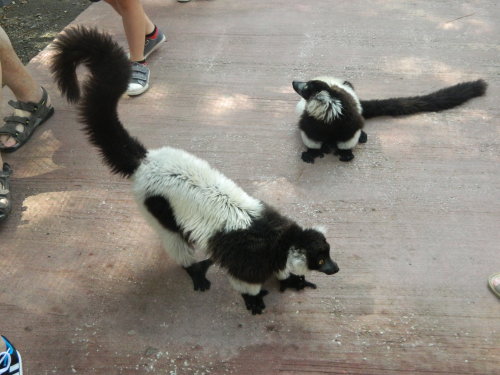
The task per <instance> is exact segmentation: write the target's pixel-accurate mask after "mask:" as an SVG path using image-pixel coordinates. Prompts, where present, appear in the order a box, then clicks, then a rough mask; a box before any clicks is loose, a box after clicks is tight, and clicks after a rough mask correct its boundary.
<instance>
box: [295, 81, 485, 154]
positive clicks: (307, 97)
mask: <svg viewBox="0 0 500 375" xmlns="http://www.w3.org/2000/svg"><path fill="white" fill-rule="evenodd" d="M292 85H293V88H294V90H295V91H296V92H297V93H298V94H299V95H300V96H301V97H302V99H301V100H300V101H299V103H298V104H297V113H298V114H299V115H300V116H301V117H300V120H299V128H300V131H301V132H300V134H301V137H302V141H303V142H304V144H305V146H306V147H307V151H305V152H303V153H302V160H304V161H305V162H307V163H314V159H315V158H317V157H323V156H324V154H325V153H329V152H331V151H333V152H334V153H335V154H336V155H339V158H340V160H341V161H349V160H352V159H353V158H354V155H353V153H352V149H353V148H354V147H355V146H356V145H357V144H358V142H359V143H365V142H366V141H367V135H366V133H365V132H364V131H363V130H362V129H363V125H364V120H365V119H368V118H372V117H377V116H404V115H411V114H414V113H421V112H438V111H442V110H445V109H450V108H453V107H456V106H458V105H460V104H462V103H464V102H466V101H467V100H469V99H472V98H475V97H477V96H481V95H483V94H484V93H485V91H486V82H484V81H483V80H477V81H472V82H464V83H459V84H457V85H455V86H450V87H446V88H444V89H441V90H439V91H435V92H433V93H431V94H428V95H423V96H414V97H404V98H391V99H383V100H360V99H359V98H358V96H357V95H356V93H355V92H354V87H353V86H352V84H351V83H350V82H348V81H344V80H341V79H338V78H332V77H318V78H316V79H313V80H311V81H308V82H299V81H294V82H293V83H292Z"/></svg>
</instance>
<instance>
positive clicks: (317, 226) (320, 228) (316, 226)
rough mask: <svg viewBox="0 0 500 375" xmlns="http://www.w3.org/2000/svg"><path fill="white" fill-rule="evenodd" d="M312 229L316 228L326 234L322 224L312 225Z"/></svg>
mask: <svg viewBox="0 0 500 375" xmlns="http://www.w3.org/2000/svg"><path fill="white" fill-rule="evenodd" d="M312 229H314V230H317V231H318V232H320V233H323V234H324V235H325V236H326V232H327V230H326V227H325V226H324V225H315V226H313V227H312Z"/></svg>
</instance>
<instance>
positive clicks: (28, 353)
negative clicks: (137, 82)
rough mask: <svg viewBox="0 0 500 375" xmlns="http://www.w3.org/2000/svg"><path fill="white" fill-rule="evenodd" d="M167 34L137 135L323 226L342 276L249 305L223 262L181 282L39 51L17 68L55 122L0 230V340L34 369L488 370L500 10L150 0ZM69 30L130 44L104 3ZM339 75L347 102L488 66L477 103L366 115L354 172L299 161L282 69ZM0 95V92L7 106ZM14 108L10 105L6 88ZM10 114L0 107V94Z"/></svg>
mask: <svg viewBox="0 0 500 375" xmlns="http://www.w3.org/2000/svg"><path fill="white" fill-rule="evenodd" d="M143 3H144V6H145V8H146V10H147V12H148V14H150V15H151V17H152V18H153V20H154V21H155V22H156V23H157V24H158V25H159V27H160V28H162V29H163V30H164V31H165V32H166V33H167V37H168V42H167V43H166V44H165V46H164V47H163V48H162V49H160V50H159V51H158V52H156V53H155V54H154V55H152V56H151V57H150V59H149V60H150V61H149V66H150V68H151V71H152V87H151V89H150V90H149V91H148V93H146V94H144V95H142V96H140V97H137V98H133V99H131V98H125V97H124V98H123V100H122V101H121V103H120V115H121V118H122V120H123V122H124V124H125V125H126V127H127V128H128V129H129V130H130V131H131V133H133V134H134V135H136V136H138V137H139V138H140V139H141V140H142V141H143V142H144V143H145V144H146V145H147V146H148V147H150V148H155V147H160V146H162V145H170V146H174V147H180V148H183V149H186V150H188V151H190V152H192V153H194V154H196V155H198V156H200V157H202V158H204V159H206V160H207V161H209V162H210V163H211V164H212V165H213V166H215V167H217V168H218V169H220V170H221V171H222V172H223V173H224V174H225V175H227V176H228V177H230V178H232V179H233V180H235V181H236V182H237V183H238V184H240V185H241V186H242V187H243V188H244V189H245V190H246V191H248V192H249V193H250V194H252V195H254V196H256V197H258V198H261V199H264V200H265V201H267V202H268V203H270V204H272V205H274V206H276V207H277V208H279V209H280V210H281V211H282V212H283V213H285V214H287V215H289V216H290V217H292V218H294V219H296V220H297V221H299V222H300V223H301V224H303V225H315V224H322V225H324V226H326V227H327V228H328V239H329V241H330V243H331V244H332V258H333V259H334V260H336V261H337V262H338V264H339V266H340V269H341V271H340V272H339V273H338V274H337V275H335V276H331V277H328V276H322V275H315V274H314V275H311V276H310V279H311V281H313V282H315V283H317V284H318V289H316V290H307V291H305V292H300V293H296V292H287V293H283V294H281V293H279V291H278V288H277V283H276V282H275V281H270V282H269V284H268V285H266V287H267V288H268V289H269V290H270V292H271V293H270V295H269V296H267V297H266V299H265V301H266V304H267V309H266V311H265V313H264V314H263V315H262V316H258V317H255V316H251V315H250V314H248V312H247V311H246V310H245V309H244V306H243V303H242V300H241V298H240V296H239V295H238V294H237V293H236V292H234V291H233V290H232V289H231V288H230V286H229V285H228V282H227V280H226V278H225V275H224V274H223V272H221V271H220V270H218V269H216V268H214V269H211V270H210V271H209V273H208V278H209V279H210V280H211V281H212V289H211V290H210V291H208V292H206V293H203V294H201V293H195V292H194V291H192V289H191V285H190V280H189V279H188V277H187V276H186V274H185V272H184V271H183V270H182V269H180V267H178V266H177V265H176V264H175V263H174V262H173V261H172V260H171V259H169V258H168V256H167V255H166V254H165V253H164V251H163V250H162V248H161V246H160V241H159V239H158V238H157V237H156V236H155V234H154V233H153V231H152V230H151V229H150V228H149V227H148V226H147V225H146V223H145V221H144V220H143V219H142V218H141V217H140V216H139V214H138V211H137V208H136V205H135V202H134V201H133V199H132V195H131V193H130V182H129V181H126V180H123V179H120V178H118V177H116V176H111V175H110V174H109V172H108V170H107V168H106V167H105V166H104V165H103V164H102V163H101V161H100V159H99V156H98V155H97V153H96V152H95V150H94V149H93V148H92V147H91V146H90V145H89V144H88V142H87V141H86V140H85V139H84V137H83V135H82V133H81V132H80V130H79V128H80V125H78V124H77V118H76V112H75V108H74V107H72V106H69V105H67V104H66V103H65V102H64V101H63V100H62V98H61V97H60V96H59V94H58V92H57V90H56V88H55V86H54V84H53V82H52V80H51V77H50V75H49V73H48V71H47V66H48V63H49V59H50V53H49V51H48V50H45V51H43V52H42V53H41V54H40V55H38V56H37V57H36V58H35V59H34V60H33V61H32V62H31V63H30V64H29V69H30V70H31V71H32V72H33V73H34V74H35V75H36V76H37V77H38V78H39V79H40V81H41V82H42V84H43V85H44V86H46V87H47V88H48V90H49V92H50V94H51V96H52V100H53V103H54V106H55V108H56V113H55V115H54V117H53V119H51V120H50V121H49V122H47V123H46V124H44V125H43V127H42V128H40V129H38V130H37V132H36V134H35V135H34V138H33V139H32V140H31V141H30V143H29V144H28V145H26V146H25V147H23V148H22V149H21V150H20V151H19V152H16V153H14V154H12V155H7V156H6V157H5V159H6V160H7V161H8V162H9V163H11V165H12V166H13V167H14V169H15V175H14V176H13V179H12V190H13V196H14V202H13V203H14V211H13V213H12V215H11V217H10V219H9V220H8V221H7V222H6V223H3V224H2V225H1V226H0V240H1V242H0V249H1V250H0V269H1V272H0V290H1V291H0V317H1V319H0V333H2V334H4V335H6V336H8V337H9V338H10V339H12V341H13V342H14V343H15V344H16V345H17V346H18V347H19V350H20V351H21V353H22V355H23V360H24V363H25V372H26V373H28V374H29V373H32V374H34V373H36V374H39V375H48V374H72V373H75V374H107V375H108V374H123V375H129V374H144V373H152V374H177V375H181V374H182V375H184V374H186V375H195V374H197V375H201V374H217V375H218V374H252V375H254V374H262V375H264V374H265V375H269V374H273V375H274V374H280V375H292V374H293V375H299V374H300V375H303V374H307V375H319V374H322V375H324V374H359V375H393V374H408V375H410V374H411V375H415V374H422V375H426V374H440V375H452V374H453V375H456V374H464V375H465V374H467V375H494V374H498V371H499V370H498V369H500V351H499V350H500V349H499V348H500V315H499V307H500V301H499V300H498V299H496V298H495V297H494V295H493V294H492V293H491V292H490V291H489V290H488V289H487V284H486V278H487V276H488V275H489V274H491V273H493V272H495V271H498V270H499V269H500V253H499V245H498V244H499V243H500V231H499V228H500V226H499V224H500V192H499V189H500V173H499V172H500V167H499V166H500V163H499V162H500V147H499V146H500V141H499V139H500V137H499V135H500V127H499V126H498V125H499V124H498V118H499V109H498V97H499V94H500V90H499V88H498V87H499V82H500V77H499V75H498V68H499V59H498V56H499V54H498V52H499V44H498V36H499V31H500V26H499V24H498V19H499V18H500V8H499V7H498V6H497V4H496V2H495V1H492V0H481V1H475V2H466V1H451V0H444V1H439V2H428V1H420V0H417V1H412V2H402V1H371V2H354V1H345V2H344V1H343V2H340V1H335V2H332V1H328V0H316V1H314V2H307V1H306V2H305V1H295V0H273V1H265V0H252V1H230V0H215V1H201V0H198V1H192V2H190V3H187V4H179V3H177V2H175V1H173V0H171V1H165V0H144V1H143ZM74 23H81V24H90V25H97V26H99V27H101V28H103V29H105V30H107V31H109V32H110V33H112V34H113V35H115V36H116V38H117V40H118V41H119V42H120V43H121V44H123V45H125V38H124V35H123V30H122V26H121V21H120V19H119V18H118V17H117V16H116V15H115V14H114V13H113V12H112V10H111V8H110V7H109V6H107V5H106V4H104V3H96V4H93V5H92V6H91V7H89V8H88V9H87V10H86V11H85V12H84V13H83V14H82V15H81V16H80V17H78V18H77V19H76V20H75V22H74ZM320 74H330V75H334V76H342V77H345V78H347V79H348V80H349V81H351V82H352V83H353V84H354V87H355V88H356V90H357V92H358V94H359V95H360V97H362V98H365V99H370V98H385V97H389V96H397V95H415V94H421V93H425V92H428V91H431V90H434V89H438V88H441V87H443V86H446V85H450V84H453V83H456V82H458V81H464V80H471V79H477V78H483V79H485V80H486V81H487V82H488V83H489V88H488V93H487V96H486V97H484V98H479V99H475V100H473V101H471V102H469V103H466V104H465V105H463V106H462V107H460V108H457V109H454V110H450V111H446V112H443V113H439V114H425V115H416V116H411V117H406V118H400V119H389V118H382V119H374V120H372V121H370V122H368V124H367V126H366V131H367V133H368V137H369V138H368V143H367V144H365V145H360V146H358V147H357V149H356V150H355V156H356V158H355V159H354V160H353V162H351V163H341V162H339V161H338V160H337V159H336V158H333V157H331V156H326V157H325V158H323V159H320V160H318V161H317V162H316V164H314V165H307V164H304V163H302V161H301V160H300V153H301V151H302V149H303V146H302V145H301V142H300V137H299V134H298V131H297V128H296V121H297V118H296V115H295V113H294V107H295V104H296V102H297V99H298V98H297V96H296V94H295V93H294V92H293V89H292V87H291V82H292V80H294V79H309V78H312V77H314V76H317V75H320ZM8 98H9V97H8V94H7V95H6V98H5V99H8ZM5 101H6V100H5ZM3 108H4V112H3V113H4V114H5V103H4V105H3Z"/></svg>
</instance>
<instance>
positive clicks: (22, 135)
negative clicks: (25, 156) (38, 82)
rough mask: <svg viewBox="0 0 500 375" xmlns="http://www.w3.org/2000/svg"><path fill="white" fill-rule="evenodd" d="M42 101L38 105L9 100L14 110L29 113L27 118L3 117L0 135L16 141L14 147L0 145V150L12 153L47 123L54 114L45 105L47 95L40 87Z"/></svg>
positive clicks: (48, 106)
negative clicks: (18, 128)
mask: <svg viewBox="0 0 500 375" xmlns="http://www.w3.org/2000/svg"><path fill="white" fill-rule="evenodd" d="M42 92H43V94H42V99H41V100H40V101H39V102H38V103H33V102H16V101H14V100H9V105H10V106H11V107H14V109H19V110H22V111H26V112H29V113H30V116H29V117H21V116H15V115H14V116H9V117H5V118H4V120H5V124H4V125H3V126H2V127H1V128H0V135H9V136H11V137H12V138H14V139H15V140H16V145H15V146H12V147H5V146H3V145H2V144H1V143H0V150H2V151H3V152H13V151H16V150H17V149H18V148H20V147H21V146H22V145H24V144H25V143H26V142H27V141H28V139H30V137H31V135H32V134H33V132H34V131H35V129H36V128H37V127H38V126H39V125H41V124H43V123H44V122H45V121H47V120H48V119H49V118H50V116H52V114H53V113H54V108H52V106H51V105H47V100H48V94H47V91H46V90H45V89H44V88H43V87H42ZM19 125H22V127H23V130H22V131H18V130H17V129H16V128H17V127H18V126H19Z"/></svg>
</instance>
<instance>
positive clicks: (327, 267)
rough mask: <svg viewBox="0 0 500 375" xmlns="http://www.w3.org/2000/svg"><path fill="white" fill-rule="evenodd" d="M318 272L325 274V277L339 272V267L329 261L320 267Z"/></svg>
mask: <svg viewBox="0 0 500 375" xmlns="http://www.w3.org/2000/svg"><path fill="white" fill-rule="evenodd" d="M318 271H320V272H323V273H326V274H327V275H333V274H335V273H337V272H339V271H340V268H339V266H338V265H337V263H335V262H334V261H333V260H331V259H329V260H327V261H326V262H325V264H323V265H322V266H321V268H320V269H319V270H318Z"/></svg>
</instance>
